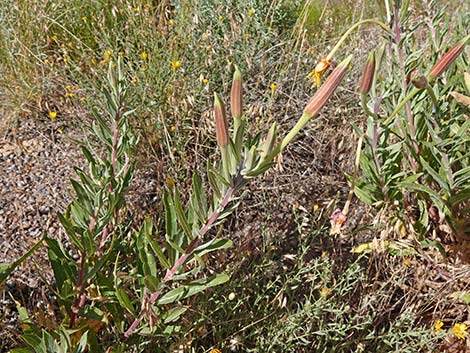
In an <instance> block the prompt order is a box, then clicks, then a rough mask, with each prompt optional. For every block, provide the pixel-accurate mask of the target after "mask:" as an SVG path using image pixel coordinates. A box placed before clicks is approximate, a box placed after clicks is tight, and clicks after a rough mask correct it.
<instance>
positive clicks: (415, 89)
mask: <svg viewBox="0 0 470 353" xmlns="http://www.w3.org/2000/svg"><path fill="white" fill-rule="evenodd" d="M419 91H421V90H420V89H419V88H416V87H415V88H413V89H412V90H411V92H410V93H408V95H407V96H406V97H405V98H403V99H402V100H401V102H400V103H398V105H397V106H396V108H395V110H394V111H393V112H392V113H391V114H390V115H389V116H388V117H387V119H385V120H384V121H383V122H382V124H383V125H388V124H389V123H390V121H391V120H392V119H393V117H394V116H395V115H397V114H398V112H399V111H400V110H401V109H402V108H403V107H404V106H405V104H406V103H407V102H408V101H410V100H411V99H412V98H413V97H414V96H416V94H417V93H418V92H419Z"/></svg>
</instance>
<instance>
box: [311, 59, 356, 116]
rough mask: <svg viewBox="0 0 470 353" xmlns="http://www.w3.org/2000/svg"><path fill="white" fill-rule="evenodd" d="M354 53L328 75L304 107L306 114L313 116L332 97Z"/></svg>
mask: <svg viewBox="0 0 470 353" xmlns="http://www.w3.org/2000/svg"><path fill="white" fill-rule="evenodd" d="M351 59H352V55H350V56H348V57H347V58H346V59H344V60H343V61H342V62H341V63H340V64H339V65H338V66H337V67H336V68H335V69H334V70H333V72H332V73H331V74H330V76H328V78H327V79H326V80H325V82H324V83H323V85H322V86H321V87H320V88H319V89H318V91H317V92H316V93H315V94H314V95H313V97H312V98H310V100H309V101H308V103H307V106H306V107H305V109H304V115H305V116H307V117H313V116H315V115H317V114H318V112H319V111H320V110H321V108H323V106H324V105H325V104H326V102H327V101H328V99H329V98H330V97H331V95H332V94H333V92H334V91H335V90H336V88H338V86H339V84H340V83H341V81H342V80H343V78H344V76H345V75H346V72H347V70H348V67H349V64H350V63H351Z"/></svg>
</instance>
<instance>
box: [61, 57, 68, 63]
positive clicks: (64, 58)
mask: <svg viewBox="0 0 470 353" xmlns="http://www.w3.org/2000/svg"><path fill="white" fill-rule="evenodd" d="M62 60H63V61H64V63H66V64H67V61H69V59H68V58H67V56H66V55H64V56H63V57H62Z"/></svg>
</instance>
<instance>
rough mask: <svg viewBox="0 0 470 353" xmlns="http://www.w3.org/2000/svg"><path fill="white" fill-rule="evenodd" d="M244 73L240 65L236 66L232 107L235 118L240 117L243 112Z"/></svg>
mask: <svg viewBox="0 0 470 353" xmlns="http://www.w3.org/2000/svg"><path fill="white" fill-rule="evenodd" d="M242 84H243V81H242V73H241V71H240V69H239V68H238V66H235V73H234V74H233V81H232V95H231V108H232V116H233V118H234V119H239V118H241V116H242V112H243V91H242V89H243V88H242Z"/></svg>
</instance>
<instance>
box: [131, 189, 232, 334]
mask: <svg viewBox="0 0 470 353" xmlns="http://www.w3.org/2000/svg"><path fill="white" fill-rule="evenodd" d="M235 191H236V189H235V188H233V187H229V188H228V189H227V191H226V192H225V195H224V198H223V199H222V201H220V203H219V207H217V208H216V209H215V210H214V212H212V214H211V215H210V216H209V218H208V219H207V222H206V223H205V224H204V226H202V227H201V229H200V230H199V233H200V234H201V236H198V237H196V238H194V239H193V240H192V241H191V242H190V243H189V244H188V246H187V247H186V249H185V251H184V254H183V255H181V257H180V258H179V259H178V260H177V261H176V262H175V263H174V265H173V266H172V267H171V269H169V270H168V271H167V273H166V275H165V277H164V278H163V283H167V282H169V281H171V280H172V279H173V277H174V276H175V274H176V272H177V271H178V269H179V268H180V267H181V266H182V265H183V264H184V263H185V262H186V260H187V259H188V257H189V256H191V254H192V253H193V251H194V249H196V248H197V246H198V245H199V243H200V242H201V240H202V238H201V237H202V236H203V235H205V234H206V233H207V232H208V231H209V229H210V228H211V226H212V225H213V224H214V222H215V221H216V220H217V218H218V217H219V215H220V213H221V212H222V211H223V210H224V209H225V207H227V205H228V203H229V202H230V200H231V198H232V196H233V193H234V192H235ZM161 293H162V289H161V288H160V289H158V290H156V291H155V292H153V293H152V294H151V296H150V299H149V302H150V304H154V303H155V302H156V301H157V299H158V297H159V296H160V295H161ZM142 319H143V312H142V311H141V313H140V314H139V316H138V317H137V318H136V319H135V320H134V322H133V323H132V324H131V326H130V327H129V328H128V329H127V331H126V332H125V333H124V340H126V339H127V338H128V337H129V336H130V335H131V334H132V333H133V332H134V331H135V329H136V328H137V327H138V326H139V324H140V322H141V321H142Z"/></svg>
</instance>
